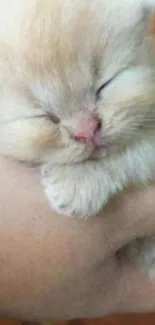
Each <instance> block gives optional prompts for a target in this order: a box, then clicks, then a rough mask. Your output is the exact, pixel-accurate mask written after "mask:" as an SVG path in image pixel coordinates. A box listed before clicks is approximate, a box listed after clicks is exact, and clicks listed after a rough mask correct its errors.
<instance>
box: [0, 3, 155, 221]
mask: <svg viewBox="0 0 155 325" xmlns="http://www.w3.org/2000/svg"><path fill="white" fill-rule="evenodd" d="M151 2H152V5H154V6H155V4H154V3H153V2H154V1H147V0H137V1H136V2H135V1H134V0H74V1H73V0H56V1H55V0H14V1H12V2H11V6H12V8H10V1H9V0H5V3H4V2H3V1H2V0H0V21H1V23H0V69H1V75H0V89H1V92H0V107H1V114H0V150H1V152H2V153H3V154H6V155H8V156H12V157H14V158H17V159H20V160H24V161H31V162H34V161H35V162H39V163H41V165H42V172H43V185H44V187H45V192H46V194H47V196H48V198H49V200H50V202H51V204H52V206H53V207H54V208H55V209H56V210H57V211H58V212H62V213H64V214H67V215H71V216H79V217H88V216H90V215H94V214H96V213H98V212H99V210H100V209H101V207H102V206H103V205H104V204H105V203H107V201H108V200H109V199H110V198H111V196H113V195H114V194H116V193H118V192H119V191H121V190H123V189H124V188H126V187H127V186H129V185H131V184H135V185H136V184H139V183H144V184H146V183H147V182H148V181H149V180H150V179H152V178H153V177H154V175H155V77H154V62H153V58H152V57H151V51H150V48H151V39H150V34H149V14H148V13H147V10H145V6H146V8H147V9H149V8H150V7H151ZM8 8H9V9H8ZM103 84H106V86H105V87H104V89H103V90H102V91H99V89H100V87H101V86H102V85H103ZM92 116H93V119H94V116H95V118H96V116H97V118H98V119H99V120H100V121H101V123H102V125H101V127H100V130H99V131H98V132H97V133H96V134H95V137H94V139H93V141H94V142H93V143H92V142H87V143H86V142H80V141H77V140H76V139H75V137H74V134H75V133H76V132H77V130H78V129H79V128H80V127H81V125H82V123H84V122H83V121H85V120H86V121H87V120H88V119H89V118H90V119H91V118H92ZM52 120H53V121H54V123H53V121H52ZM85 127H87V125H86V124H85Z"/></svg>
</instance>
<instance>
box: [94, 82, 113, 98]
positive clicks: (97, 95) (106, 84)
mask: <svg viewBox="0 0 155 325" xmlns="http://www.w3.org/2000/svg"><path fill="white" fill-rule="evenodd" d="M113 79H114V77H112V78H111V79H109V80H107V81H106V82H105V83H104V84H103V85H101V86H100V87H99V88H98V89H97V91H96V98H97V99H98V98H99V96H100V93H101V91H102V90H103V89H105V88H106V87H107V86H108V85H109V84H110V83H111V82H112V81H113Z"/></svg>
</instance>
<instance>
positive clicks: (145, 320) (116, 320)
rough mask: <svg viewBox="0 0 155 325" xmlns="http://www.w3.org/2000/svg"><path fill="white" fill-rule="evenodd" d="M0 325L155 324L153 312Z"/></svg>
mask: <svg viewBox="0 0 155 325" xmlns="http://www.w3.org/2000/svg"><path fill="white" fill-rule="evenodd" d="M0 325H155V314H141V315H125V316H113V317H105V318H103V319H101V320H92V321H90V320H80V321H78V320H72V321H68V322H67V321H66V322H59V321H58V322H57V321H55V322H51V323H42V324H38V323H32V322H30V323H28V322H20V321H16V320H6V319H2V320H0Z"/></svg>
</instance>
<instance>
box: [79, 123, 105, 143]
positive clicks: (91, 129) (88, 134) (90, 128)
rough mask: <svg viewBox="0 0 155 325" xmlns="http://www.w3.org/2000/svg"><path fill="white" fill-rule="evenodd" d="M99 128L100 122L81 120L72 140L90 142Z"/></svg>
mask: <svg viewBox="0 0 155 325" xmlns="http://www.w3.org/2000/svg"><path fill="white" fill-rule="evenodd" d="M99 128H100V122H99V121H98V120H97V119H95V118H87V119H83V120H81V123H80V125H79V126H78V128H77V130H76V131H75V132H74V138H75V139H76V140H77V141H80V142H91V141H92V140H93V138H94V135H95V133H96V131H97V130H98V129H99Z"/></svg>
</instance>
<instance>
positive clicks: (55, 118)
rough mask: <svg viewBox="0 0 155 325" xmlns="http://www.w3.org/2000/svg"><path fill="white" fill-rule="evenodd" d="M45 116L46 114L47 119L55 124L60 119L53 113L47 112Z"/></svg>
mask: <svg viewBox="0 0 155 325" xmlns="http://www.w3.org/2000/svg"><path fill="white" fill-rule="evenodd" d="M47 116H48V119H49V120H51V121H52V122H53V123H55V124H59V123H60V119H59V118H58V117H57V116H56V115H55V114H53V113H49V112H48V114H47Z"/></svg>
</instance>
